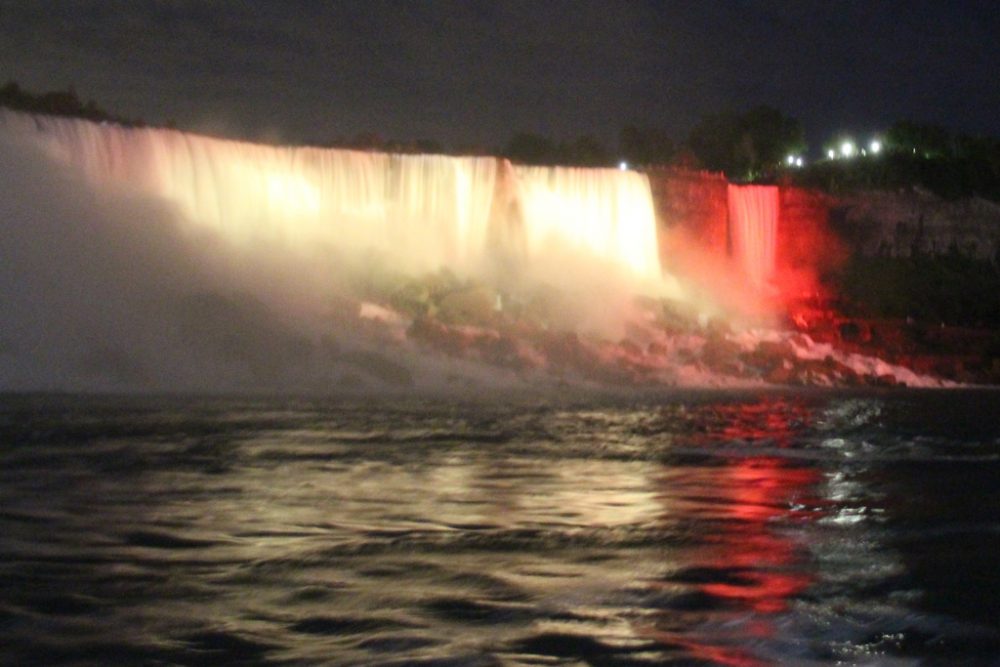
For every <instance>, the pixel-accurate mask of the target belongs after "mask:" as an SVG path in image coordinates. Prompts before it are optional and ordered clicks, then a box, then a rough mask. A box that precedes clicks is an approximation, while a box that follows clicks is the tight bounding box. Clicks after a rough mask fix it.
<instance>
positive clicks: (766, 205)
mask: <svg viewBox="0 0 1000 667" xmlns="http://www.w3.org/2000/svg"><path fill="white" fill-rule="evenodd" d="M728 199H729V234H730V240H731V242H732V253H733V258H734V259H735V260H736V262H737V264H738V266H739V267H740V268H741V269H742V271H743V272H744V273H745V274H746V277H747V279H748V280H749V281H750V284H751V286H752V287H753V288H754V289H756V290H762V289H763V288H764V287H765V286H766V285H767V283H768V281H769V280H770V279H771V277H772V276H773V275H774V268H775V246H776V244H777V238H778V187H777V186H776V185H733V184H730V185H729V188H728Z"/></svg>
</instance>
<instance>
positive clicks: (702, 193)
mask: <svg viewBox="0 0 1000 667" xmlns="http://www.w3.org/2000/svg"><path fill="white" fill-rule="evenodd" d="M649 180H650V187H651V189H652V193H653V200H654V203H655V206H656V214H657V218H658V220H659V224H660V225H661V228H662V229H676V228H680V229H683V230H685V231H686V232H687V234H688V236H689V237H690V238H693V239H695V240H696V241H697V242H698V243H699V244H700V245H701V246H702V247H703V248H704V249H705V250H707V251H709V252H712V253H716V254H721V255H725V254H727V253H728V224H729V223H728V211H727V207H726V180H725V178H724V177H723V176H722V175H721V174H712V173H708V172H699V171H688V170H684V169H652V170H650V172H649ZM778 225H779V229H778V247H777V249H776V250H777V253H776V254H777V262H778V267H779V270H780V269H781V268H782V267H784V268H785V269H788V270H798V269H801V268H804V267H806V266H807V265H809V264H810V263H811V262H814V261H815V260H816V258H818V257H825V256H826V254H827V253H829V252H830V250H831V243H835V241H834V240H833V237H834V236H835V237H837V238H838V239H839V240H840V241H842V242H843V244H844V245H845V246H846V247H845V248H844V250H845V251H846V252H847V253H860V254H861V255H864V256H869V257H875V256H891V257H911V256H913V255H931V256H934V255H944V254H947V253H955V252H957V253H958V254H960V255H963V256H965V257H970V258H975V259H993V258H996V257H997V256H998V251H1000V204H998V203H996V202H992V201H988V200H985V199H981V198H971V199H960V200H956V201H949V200H946V199H942V198H941V197H938V196H937V195H934V194H932V193H930V192H927V191H925V190H921V189H919V188H913V189H905V190H895V191H886V190H865V191H858V192H852V193H847V194H844V195H840V196H837V197H835V196H832V195H827V194H824V193H822V192H819V191H815V190H807V189H803V188H798V187H792V186H787V185H782V186H781V208H780V213H779V222H778ZM831 232H832V235H831ZM834 250H835V251H836V252H838V253H839V252H840V249H839V248H834Z"/></svg>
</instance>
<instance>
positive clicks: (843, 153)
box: [826, 139, 882, 160]
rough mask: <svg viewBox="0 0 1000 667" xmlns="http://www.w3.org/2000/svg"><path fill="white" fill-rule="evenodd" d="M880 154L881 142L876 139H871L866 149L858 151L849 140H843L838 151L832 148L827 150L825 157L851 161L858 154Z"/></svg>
mask: <svg viewBox="0 0 1000 667" xmlns="http://www.w3.org/2000/svg"><path fill="white" fill-rule="evenodd" d="M881 152H882V142H881V141H880V140H878V139H872V140H871V141H870V142H868V147H867V148H862V149H860V150H859V149H858V147H857V145H856V144H855V143H854V142H853V141H851V140H850V139H845V140H844V141H843V142H841V144H840V150H839V151H838V150H837V149H834V148H829V149H827V151H826V156H827V157H828V158H829V159H831V160H836V159H838V158H845V159H851V158H852V157H855V156H857V155H858V154H859V153H860V154H861V155H878V154H879V153H881Z"/></svg>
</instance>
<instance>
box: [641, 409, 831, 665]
mask: <svg viewBox="0 0 1000 667" xmlns="http://www.w3.org/2000/svg"><path fill="white" fill-rule="evenodd" d="M705 410H706V411H709V414H708V415H698V416H695V417H694V419H693V421H694V422H695V423H699V424H706V423H708V424H711V425H712V428H710V429H706V430H704V431H703V432H700V433H696V434H693V435H692V436H691V437H689V438H688V442H686V443H682V444H683V445H684V446H691V445H695V446H697V447H698V448H699V449H700V450H702V451H703V452H704V454H705V459H704V461H703V463H702V465H701V466H689V467H687V468H685V469H683V471H682V472H680V473H678V471H677V469H676V468H675V467H666V468H664V469H663V470H662V471H661V472H660V475H659V476H660V488H661V492H660V497H661V498H662V500H663V507H664V511H665V513H666V514H667V515H669V514H670V512H671V511H672V512H673V513H674V514H676V517H675V520H678V521H682V522H687V523H688V525H689V527H690V528H689V529H690V530H691V532H692V533H694V534H695V535H697V540H696V545H695V546H693V547H692V548H691V549H688V550H686V551H685V552H684V553H683V554H682V555H681V557H680V558H679V559H678V562H677V563H675V564H673V565H672V566H671V567H670V568H669V569H668V571H667V572H666V573H665V574H664V575H663V576H661V577H659V578H658V579H657V580H655V581H653V582H650V583H649V584H648V586H650V587H652V588H658V589H661V590H664V591H667V592H670V593H671V595H670V596H669V597H668V598H667V601H668V604H667V605H665V606H666V608H665V609H661V610H658V611H657V612H656V613H655V614H653V615H652V616H651V617H650V618H649V619H647V621H646V622H645V623H643V624H641V626H640V628H641V629H640V631H641V632H642V633H643V634H644V635H645V636H649V637H653V638H655V639H656V640H657V641H660V642H663V643H666V644H674V645H681V646H683V647H685V649H686V650H687V651H688V652H689V653H691V654H692V655H694V656H695V657H696V658H698V659H701V660H706V661H709V662H712V663H716V664H724V665H734V666H748V665H756V664H763V663H761V662H760V661H759V660H758V659H757V658H756V657H754V655H753V653H752V652H751V651H749V650H747V649H746V648H744V647H745V646H746V645H747V638H748V636H749V637H750V638H753V639H754V640H766V639H769V638H772V637H773V636H774V635H775V634H776V633H777V628H776V621H775V617H776V616H777V615H779V614H781V613H782V612H785V611H787V610H788V608H789V606H790V605H791V603H792V601H793V600H794V599H795V598H796V596H798V595H799V594H800V593H802V592H803V591H805V590H806V589H807V588H808V587H809V586H810V585H811V584H812V583H813V582H814V581H815V579H816V575H815V573H814V572H813V571H812V568H811V567H810V563H809V558H810V556H809V551H808V548H807V546H806V545H805V544H803V543H801V541H800V538H801V533H800V532H798V531H797V530H796V528H797V526H798V525H799V524H802V523H804V522H810V521H813V520H814V519H815V518H816V517H817V516H818V515H819V514H820V512H819V510H818V509H817V508H818V507H819V506H820V505H821V503H819V502H818V501H817V499H816V497H815V486H816V484H817V482H818V481H820V480H821V474H820V472H819V471H818V470H816V469H815V468H814V467H811V466H809V465H806V464H804V463H803V462H801V461H791V460H789V459H786V458H781V457H777V456H773V455H762V456H757V455H754V451H753V449H750V450H747V449H743V450H741V452H740V453H739V455H735V454H733V455H726V454H725V452H729V451H730V448H731V447H732V446H733V445H734V444H736V443H740V444H747V443H750V444H753V443H758V444H760V445H762V448H763V449H766V450H771V449H772V448H773V447H788V446H790V445H791V444H792V443H793V441H794V438H795V436H796V435H797V433H799V432H800V431H802V430H803V429H805V428H806V427H807V426H808V424H809V420H810V411H809V409H808V408H807V407H806V406H805V405H802V404H798V403H788V402H785V401H777V402H775V401H769V400H763V401H755V402H747V403H742V402H741V403H727V404H723V405H712V406H707V407H706V408H705ZM716 447H717V448H719V449H720V450H721V451H722V452H724V453H723V455H722V456H714V455H713V449H714V448H716ZM691 476H695V477H696V482H695V483H694V484H692V483H691V479H690V478H691Z"/></svg>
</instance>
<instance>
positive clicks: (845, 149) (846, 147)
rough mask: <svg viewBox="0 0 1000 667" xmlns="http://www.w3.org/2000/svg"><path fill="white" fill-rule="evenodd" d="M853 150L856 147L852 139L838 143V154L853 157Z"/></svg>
mask: <svg viewBox="0 0 1000 667" xmlns="http://www.w3.org/2000/svg"><path fill="white" fill-rule="evenodd" d="M855 152H857V148H856V147H855V146H854V142H853V141H845V142H844V143H842V144H840V154H841V155H843V156H844V157H854V154H855Z"/></svg>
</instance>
